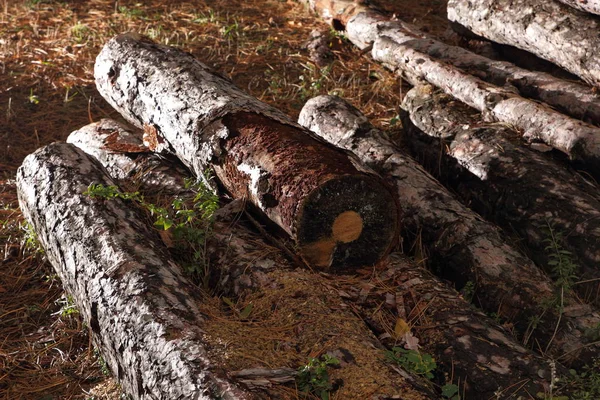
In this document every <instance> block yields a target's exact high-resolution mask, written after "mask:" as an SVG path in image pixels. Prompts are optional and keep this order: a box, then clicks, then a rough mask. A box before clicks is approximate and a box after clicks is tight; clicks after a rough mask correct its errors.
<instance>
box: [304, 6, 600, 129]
mask: <svg viewBox="0 0 600 400" xmlns="http://www.w3.org/2000/svg"><path fill="white" fill-rule="evenodd" d="M311 3H313V7H314V9H315V10H316V11H317V12H319V14H321V15H322V16H323V17H324V18H326V19H328V20H335V21H339V24H337V23H334V25H336V26H338V25H340V26H338V28H341V26H343V27H345V29H346V34H347V36H348V39H350V41H351V42H352V43H354V44H355V45H356V46H358V47H359V48H361V49H365V48H366V47H367V46H369V45H371V44H373V43H374V42H375V40H377V38H379V37H383V36H388V37H391V38H393V39H394V40H396V41H398V42H399V43H403V44H405V45H406V46H408V47H410V48H412V49H414V50H416V51H418V52H421V53H424V54H427V55H429V56H430V57H432V58H434V59H436V60H440V61H444V62H447V63H449V64H452V65H454V66H455V67H458V68H460V69H461V70H463V71H465V72H467V73H468V74H471V75H473V76H476V77H478V78H480V79H483V80H484V81H486V82H489V83H492V84H494V85H497V86H505V85H507V84H508V85H512V86H514V87H516V88H517V89H518V90H519V93H521V95H523V96H524V97H528V98H532V99H536V100H541V101H543V102H545V103H547V104H549V105H551V106H552V107H554V108H556V109H558V110H561V111H563V112H565V113H567V114H569V115H571V116H573V117H575V118H578V119H582V120H586V121H589V122H595V123H596V124H600V96H598V95H597V94H595V93H593V91H592V90H590V87H589V86H587V85H585V84H582V83H579V82H574V81H568V80H564V79H560V78H556V77H554V76H552V75H550V74H547V73H543V72H538V71H530V70H527V69H524V68H520V67H517V66H516V65H514V64H511V63H509V62H505V61H497V60H491V59H489V58H487V57H483V56H481V55H478V54H475V53H473V52H471V51H469V50H466V49H463V48H462V47H458V46H450V45H447V44H445V43H442V42H440V41H438V40H435V39H433V38H432V37H430V36H429V35H427V34H426V33H424V32H421V31H419V30H418V29H417V28H416V27H414V26H412V25H411V24H408V23H406V22H404V21H401V20H390V19H389V18H387V17H385V16H383V15H381V14H379V13H377V12H376V11H374V10H370V9H369V8H367V7H364V6H362V7H361V6H357V5H356V4H352V3H354V2H353V1H352V0H330V1H319V2H316V3H317V4H315V2H314V1H311ZM359 13H360V15H358V14H359Z"/></svg>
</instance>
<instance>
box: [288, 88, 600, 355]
mask: <svg viewBox="0 0 600 400" xmlns="http://www.w3.org/2000/svg"><path fill="white" fill-rule="evenodd" d="M299 121H300V123H301V124H303V125H304V126H306V127H309V128H311V129H312V130H313V131H314V132H315V133H316V134H318V135H320V136H321V137H323V138H324V139H326V140H328V141H330V142H331V143H335V144H336V145H338V146H341V147H342V148H345V149H348V150H351V151H353V152H354V153H355V154H356V155H357V156H358V157H359V158H360V159H361V160H362V161H363V162H365V163H366V164H367V165H369V166H371V167H372V168H374V169H376V170H378V171H379V172H381V173H382V174H383V175H384V176H386V177H388V179H389V180H390V182H392V183H393V184H394V186H395V187H396V190H397V195H398V197H399V198H400V201H401V203H402V204H403V205H404V207H403V208H402V215H401V216H402V217H403V224H402V226H403V233H404V235H406V236H409V237H410V236H412V237H413V238H414V237H415V236H418V238H419V240H420V243H421V244H422V245H423V246H424V247H425V249H426V252H427V253H426V254H427V255H428V256H429V260H430V262H431V264H432V266H433V268H434V269H437V270H439V271H440V273H441V274H442V275H443V276H444V277H445V278H448V279H451V280H453V281H454V282H455V283H456V285H457V287H458V288H459V289H460V288H462V287H464V286H465V285H466V283H467V282H471V283H472V285H474V288H475V293H474V297H473V298H474V300H475V302H476V303H477V304H479V305H480V306H481V307H482V308H483V309H485V310H487V311H488V312H496V313H498V314H499V315H501V316H503V317H505V318H506V319H507V320H508V321H510V322H512V323H514V324H515V326H516V328H517V329H518V330H519V331H520V332H521V333H523V335H524V336H523V337H524V341H525V343H527V342H529V343H530V344H531V343H533V341H531V340H532V339H531V334H532V329H531V328H532V326H531V325H530V323H529V322H530V321H531V319H532V318H537V317H540V316H541V321H540V322H539V324H538V325H537V329H535V335H536V339H535V342H537V344H536V345H535V346H536V348H537V347H538V346H540V347H541V348H543V349H546V348H547V347H548V348H554V354H556V355H558V356H560V355H565V357H568V358H569V359H571V360H572V359H573V357H575V355H576V354H578V355H579V356H581V357H584V356H585V357H587V358H589V356H590V352H589V351H588V350H589V348H587V347H585V346H586V343H588V342H589V341H590V340H588V338H587V337H586V336H585V333H586V330H587V329H588V328H589V327H590V326H591V324H590V321H588V314H589V312H587V311H589V307H588V308H586V307H585V306H577V307H575V306H574V307H575V309H576V310H574V312H573V313H572V314H569V315H567V314H566V313H565V314H563V315H562V316H559V315H558V313H557V311H556V309H554V308H550V307H547V306H544V304H545V303H547V302H548V301H549V300H550V299H553V298H556V295H555V291H554V288H553V286H552V283H551V281H550V280H549V279H548V278H547V277H546V276H544V275H543V274H542V273H541V271H539V270H538V268H536V266H535V265H534V264H533V263H532V262H531V261H530V260H529V259H527V258H526V257H524V256H523V255H521V254H520V253H519V252H518V251H516V250H515V249H514V248H512V247H511V246H509V245H508V244H507V243H506V242H505V241H504V240H503V239H502V234H501V232H500V231H499V230H498V229H497V228H495V227H494V226H492V225H490V224H489V223H487V222H485V221H483V220H482V219H481V218H480V217H479V216H478V215H476V214H475V213H473V212H472V211H471V210H469V209H467V208H466V207H465V206H463V205H462V204H461V203H460V202H459V201H458V200H457V199H456V198H454V197H453V196H452V195H450V193H449V192H448V191H447V190H446V189H445V188H443V187H442V186H441V185H440V184H439V183H438V182H437V181H435V179H434V178H433V177H431V176H430V175H429V174H428V173H427V172H425V171H424V170H423V169H422V168H421V167H420V166H419V165H418V163H416V162H415V161H414V160H412V159H411V158H410V157H408V156H406V155H404V154H402V153H401V152H399V151H398V150H397V148H395V146H393V145H392V144H391V143H390V142H389V141H387V139H386V138H385V137H384V135H383V134H382V133H381V132H380V131H378V130H376V129H374V128H373V126H372V125H371V124H370V123H369V122H368V121H367V119H366V118H365V117H364V116H363V115H362V114H361V113H360V111H358V110H356V109H355V108H354V107H352V106H351V105H349V104H348V103H346V102H345V101H343V100H341V99H339V98H337V97H333V96H319V97H316V98H314V99H311V100H309V101H308V102H307V103H306V105H305V106H304V108H303V109H302V111H301V113H300V119H299ZM566 297H568V299H567V300H566V304H570V305H574V304H575V302H574V301H572V299H571V297H570V296H568V294H567V296H566ZM566 297H565V298H566ZM582 309H583V310H584V314H585V316H584V317H580V314H579V313H578V312H577V311H579V310H582ZM594 321H595V320H594ZM592 322H593V321H592ZM557 325H559V327H560V329H558V330H557V332H556V335H553V332H554V330H555V328H556V327H557ZM594 353H595V352H594Z"/></svg>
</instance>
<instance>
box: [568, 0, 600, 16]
mask: <svg viewBox="0 0 600 400" xmlns="http://www.w3.org/2000/svg"><path fill="white" fill-rule="evenodd" d="M558 1H560V2H561V3H564V4H566V5H568V6H571V7H573V8H576V9H578V10H581V11H585V12H589V13H592V14H597V15H600V1H598V0H558Z"/></svg>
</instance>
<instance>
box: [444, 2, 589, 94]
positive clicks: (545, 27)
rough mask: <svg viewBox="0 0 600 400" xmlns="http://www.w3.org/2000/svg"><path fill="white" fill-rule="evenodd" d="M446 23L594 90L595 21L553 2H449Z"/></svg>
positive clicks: (586, 15)
mask: <svg viewBox="0 0 600 400" xmlns="http://www.w3.org/2000/svg"><path fill="white" fill-rule="evenodd" d="M448 19H449V20H450V21H453V22H456V23H458V24H460V25H462V26H464V27H466V28H467V29H469V30H471V31H472V32H473V33H475V34H477V35H480V36H483V37H485V38H487V39H489V40H492V41H494V42H498V43H502V44H508V45H511V46H514V47H518V48H520V49H523V50H527V51H529V52H531V53H533V54H535V55H536V56H538V57H540V58H543V59H546V60H548V61H551V62H553V63H555V64H557V65H559V66H561V67H563V68H564V69H566V70H567V71H570V72H571V73H573V74H575V75H577V76H579V77H580V78H581V79H583V80H584V81H586V82H588V83H589V84H591V85H595V86H600V54H599V53H598V49H599V48H600V37H599V36H598V30H599V29H600V20H598V18H597V17H595V16H591V15H588V14H584V13H580V12H578V11H575V10H573V9H572V8H570V7H568V6H566V5H564V4H560V3H558V2H557V1H547V0H473V1H466V0H449V1H448Z"/></svg>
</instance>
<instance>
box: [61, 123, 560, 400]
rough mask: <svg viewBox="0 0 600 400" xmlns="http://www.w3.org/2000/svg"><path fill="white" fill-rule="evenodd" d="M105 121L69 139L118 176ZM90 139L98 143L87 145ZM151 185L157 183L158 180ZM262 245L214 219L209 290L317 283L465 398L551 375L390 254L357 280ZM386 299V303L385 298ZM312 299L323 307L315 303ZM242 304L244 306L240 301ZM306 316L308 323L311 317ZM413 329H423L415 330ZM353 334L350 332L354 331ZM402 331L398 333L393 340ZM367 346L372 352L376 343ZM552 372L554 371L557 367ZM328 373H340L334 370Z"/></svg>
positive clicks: (531, 385) (262, 372)
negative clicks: (304, 267)
mask: <svg viewBox="0 0 600 400" xmlns="http://www.w3.org/2000/svg"><path fill="white" fill-rule="evenodd" d="M106 124H108V125H109V126H111V125H113V124H114V123H112V122H110V121H107V120H103V121H101V122H100V123H98V124H92V125H88V126H87V127H85V128H84V129H81V130H80V131H79V132H74V133H73V134H71V136H70V137H69V140H70V141H72V140H73V137H74V136H76V137H78V138H80V137H81V135H80V132H83V131H85V132H87V136H88V139H87V140H86V141H85V142H86V143H90V142H94V143H95V146H96V149H95V150H94V149H93V148H92V147H87V150H86V151H92V152H94V154H96V155H97V156H98V158H99V159H101V160H103V161H102V163H103V165H104V166H105V167H106V168H107V170H109V171H113V172H111V174H114V175H115V176H119V175H121V173H120V172H118V171H117V170H116V169H115V168H114V166H115V165H118V166H121V165H130V164H127V163H122V162H119V161H118V160H115V159H116V158H124V159H126V158H127V157H129V156H128V155H127V154H115V153H112V151H111V150H110V148H107V147H106V146H104V145H103V144H102V140H103V139H105V138H107V136H106V135H105V134H104V133H103V129H102V125H106ZM118 131H119V132H121V133H122V135H123V136H124V137H130V136H129V135H130V133H129V132H127V130H126V129H125V128H124V127H123V126H119V130H118ZM94 132H96V133H94ZM94 137H96V138H98V139H99V140H97V141H94V140H93V138H94ZM74 142H75V141H74ZM140 144H141V143H140ZM145 157H152V156H151V155H148V154H140V155H136V158H135V160H133V163H137V164H141V165H144V164H145V161H144V158H145ZM172 165H173V164H172V163H167V162H165V161H163V162H162V166H161V167H160V170H161V171H162V172H163V173H164V174H165V183H166V184H167V185H168V186H170V182H172V181H174V179H173V177H178V176H179V175H180V172H179V171H178V170H177V169H176V168H170V167H171V166H172ZM118 168H119V167H117V169H118ZM170 176H172V177H170ZM156 183H157V184H158V186H160V184H159V182H156ZM145 189H146V187H145V184H142V187H141V190H145ZM180 193H184V194H185V193H187V191H186V190H185V188H184V187H183V186H181V187H180ZM266 247H267V246H266V245H265V244H264V243H263V240H262V239H261V238H259V237H257V235H256V234H255V233H253V232H251V231H249V230H248V229H246V228H245V227H244V225H242V224H240V223H238V224H234V225H232V224H231V223H229V222H228V221H225V220H223V221H219V222H217V227H216V229H215V237H214V240H211V242H210V245H209V246H208V251H209V253H210V255H211V258H210V264H211V265H212V268H213V273H215V275H217V276H218V277H217V279H215V282H216V284H215V287H216V288H218V291H219V293H222V294H223V295H225V296H230V297H231V298H237V299H239V298H245V297H246V296H251V295H252V293H257V292H265V291H268V288H270V287H277V286H280V285H282V281H281V276H285V275H279V274H277V273H276V272H275V271H283V274H286V275H287V277H288V278H287V279H288V281H289V280H290V279H293V278H294V277H298V278H300V277H302V279H304V280H305V281H307V282H312V281H316V282H318V284H317V285H316V286H317V287H319V288H321V287H322V288H324V290H325V292H326V293H328V294H327V295H321V297H320V298H321V299H322V298H323V297H324V296H328V297H331V296H332V294H339V295H340V296H341V297H342V298H343V300H344V301H343V302H342V301H341V300H339V299H336V300H335V301H334V304H335V305H336V306H338V305H341V310H340V311H336V314H338V315H339V317H342V318H343V319H346V320H349V321H351V320H353V319H352V318H351V317H350V316H347V315H346V314H347V313H348V312H349V311H350V310H353V311H354V312H358V314H359V315H360V316H361V317H362V318H363V319H364V320H365V321H367V323H368V325H369V326H370V327H371V329H374V331H375V333H377V334H386V333H389V332H388V331H387V330H386V328H385V327H384V326H383V325H382V323H381V321H382V320H385V319H387V320H389V321H388V322H390V323H391V324H392V325H393V324H394V323H395V322H396V321H397V320H398V319H399V318H402V319H403V320H405V321H406V323H407V324H408V323H411V324H412V325H413V326H412V327H411V328H412V331H413V332H414V333H415V334H416V336H417V337H418V339H419V347H420V349H421V351H422V352H426V353H429V354H432V355H433V356H434V357H435V359H436V362H437V364H438V368H439V369H438V371H437V373H438V375H441V373H442V372H443V373H445V374H447V375H448V376H450V375H451V374H453V382H460V384H461V391H462V390H463V388H464V392H465V394H466V395H468V396H469V397H473V398H490V397H492V396H493V395H494V393H495V392H497V391H500V392H502V393H503V394H505V395H506V397H508V396H509V395H514V396H515V397H516V396H518V395H523V396H525V395H526V393H538V392H544V390H545V389H547V386H548V384H549V379H550V375H551V367H550V366H549V365H548V363H547V361H545V360H543V359H541V358H540V357H538V356H535V355H534V354H532V353H531V352H530V351H528V350H526V349H525V348H524V347H522V346H520V345H519V344H517V343H515V342H514V340H513V339H511V338H510V336H509V335H507V333H506V332H504V330H503V329H502V328H501V327H500V326H499V325H498V324H497V323H496V322H494V321H493V320H491V319H490V318H489V317H487V316H485V315H483V314H482V313H480V312H478V311H476V310H474V309H473V308H472V307H470V305H469V304H468V303H467V302H466V301H465V300H463V299H462V298H461V296H460V295H459V294H458V293H457V292H456V291H455V290H453V289H450V288H449V287H448V286H447V285H445V284H443V283H442V282H441V281H439V280H438V279H437V278H435V277H433V276H432V275H431V273H429V272H428V271H427V270H425V269H424V268H419V267H417V266H415V265H414V264H413V263H411V262H410V261H409V260H408V259H406V258H405V257H402V256H400V255H392V256H390V257H389V258H387V259H386V260H385V261H384V262H383V264H382V265H381V267H379V268H377V269H376V270H375V271H371V270H369V271H368V273H366V274H365V275H364V276H360V277H358V278H357V277H355V276H344V275H341V276H340V275H323V274H316V273H309V272H303V271H294V268H293V265H291V264H290V263H289V262H287V261H286V260H284V259H283V258H282V257H281V254H279V252H276V251H275V252H273V251H271V252H266V251H264V249H265V248H266ZM257 254H259V256H258V257H257ZM288 285H289V283H288ZM287 297H289V296H287ZM333 297H335V296H333ZM390 297H391V298H392V299H393V300H390ZM298 298H299V297H298V295H297V294H296V295H295V300H294V299H292V300H290V299H281V300H280V301H283V302H290V301H297V302H298V301H299V300H298ZM300 298H301V300H300V301H299V302H300V303H302V304H310V303H311V298H310V297H308V298H307V297H300ZM314 301H315V302H317V303H323V302H322V301H321V300H317V299H314ZM242 303H244V304H246V303H247V302H246V301H242ZM382 304H383V305H384V306H383V307H382ZM306 311H307V310H305V313H306ZM300 314H302V313H300ZM309 318H311V319H312V318H313V316H312V315H311V316H309ZM417 320H419V321H417ZM335 321H338V320H337V319H334V320H329V324H330V325H331V324H334V323H335ZM429 321H434V324H430V323H429ZM301 323H302V326H303V330H301V331H300V333H302V332H306V331H308V330H310V329H311V324H310V323H308V322H306V321H302V322H301ZM421 325H425V326H423V328H421V327H420V326H421ZM407 327H408V325H407ZM361 329H362V328H360V329H357V330H356V332H359V331H361ZM331 333H332V332H331V328H326V329H325V330H324V331H323V332H322V334H323V335H331ZM393 334H394V336H393V337H390V339H389V340H387V341H388V342H389V344H390V346H394V345H395V344H396V343H397V341H398V340H403V339H402V338H401V337H398V335H396V332H393ZM404 334H406V332H403V333H402V334H401V335H400V336H402V335H404ZM331 337H332V339H330V340H328V349H327V350H326V351H327V352H329V353H331V354H338V353H339V354H341V356H340V358H343V357H344V355H343V354H344V353H345V354H346V357H348V356H347V354H348V353H350V354H354V353H356V350H355V349H352V351H350V350H349V349H348V348H344V353H343V352H342V351H341V350H340V348H341V347H340V344H339V343H337V342H336V340H338V339H336V338H339V335H331ZM233 342H235V341H233ZM242 345H243V343H242ZM413 346H414V344H413ZM346 347H347V346H346ZM375 347H376V348H380V346H379V344H378V343H377V344H376V346H375ZM246 351H248V350H247V349H246ZM359 354H360V353H359ZM358 361H360V360H357V362H356V364H358V365H363V362H362V361H361V362H358ZM343 368H346V366H343V367H342V369H343ZM368 368H369V367H368V366H365V370H364V372H363V375H368V374H369V373H370V372H369V371H368ZM557 368H558V369H557V371H558V372H559V373H560V371H562V369H561V367H560V366H558V367H557ZM294 372H295V370H293V369H290V368H275V369H265V368H264V367H263V368H258V367H254V368H246V369H244V370H241V371H236V372H233V373H230V376H232V377H234V378H235V379H237V380H241V381H242V382H244V384H246V385H250V386H251V387H255V388H260V387H264V386H267V385H275V384H277V383H280V382H283V383H285V382H287V381H289V379H290V377H291V379H292V380H293V375H294ZM333 373H335V374H336V375H337V376H343V374H342V373H341V371H338V372H333ZM394 379H397V378H394ZM516 382H525V383H524V385H523V386H521V385H516V386H515V385H514V383H516ZM351 385H352V382H347V383H345V386H348V389H347V393H349V394H350V395H351V397H359V393H358V392H357V391H356V390H357V389H355V388H352V387H351ZM336 395H337V396H343V393H339V394H338V393H336Z"/></svg>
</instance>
